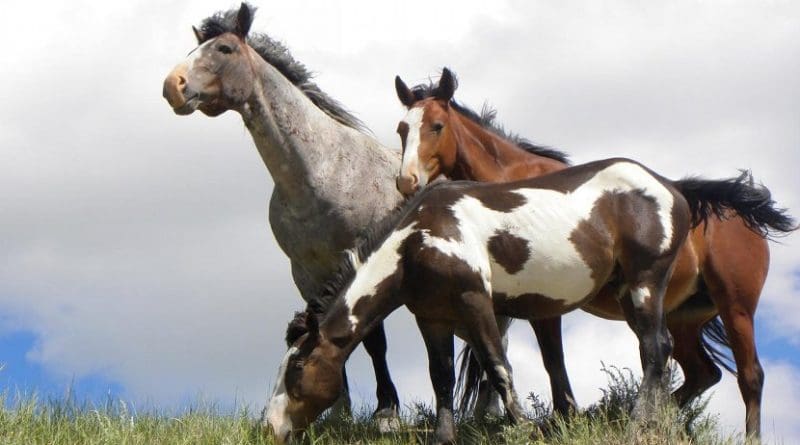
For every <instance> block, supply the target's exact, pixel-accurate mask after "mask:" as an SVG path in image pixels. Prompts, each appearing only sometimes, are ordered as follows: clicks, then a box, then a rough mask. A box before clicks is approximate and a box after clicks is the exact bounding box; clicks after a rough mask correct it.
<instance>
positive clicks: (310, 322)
mask: <svg viewBox="0 0 800 445" xmlns="http://www.w3.org/2000/svg"><path fill="white" fill-rule="evenodd" d="M306 329H307V330H308V336H309V338H317V337H318V336H319V320H317V315H316V314H315V313H313V312H311V311H306Z"/></svg>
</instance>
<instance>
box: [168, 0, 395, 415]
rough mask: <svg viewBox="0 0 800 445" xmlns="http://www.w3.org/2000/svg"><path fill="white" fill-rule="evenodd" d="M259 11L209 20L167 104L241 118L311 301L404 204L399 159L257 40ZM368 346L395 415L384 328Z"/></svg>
mask: <svg viewBox="0 0 800 445" xmlns="http://www.w3.org/2000/svg"><path fill="white" fill-rule="evenodd" d="M253 13H254V10H253V8H252V7H250V6H248V5H246V4H242V6H241V8H239V9H238V10H231V11H228V12H225V13H217V14H215V15H214V16H212V17H210V18H208V19H206V20H204V21H203V23H202V25H201V26H200V28H199V29H195V34H196V37H197V41H198V44H199V46H198V47H197V48H195V49H194V50H193V51H192V52H191V53H190V54H189V56H188V58H187V60H186V61H184V62H182V63H181V64H179V65H178V66H177V67H175V69H173V70H172V72H171V73H169V75H168V76H167V78H166V80H165V81H164V97H165V98H166V99H167V101H168V102H169V104H170V106H171V107H172V108H173V110H174V111H175V113H177V114H181V115H186V114H191V113H192V112H194V111H195V110H197V109H199V110H200V111H202V112H203V113H205V114H207V115H209V116H216V115H218V114H221V113H223V112H225V111H226V110H234V111H236V112H238V113H239V114H240V115H241V116H242V119H243V120H244V124H245V126H246V127H247V129H248V130H249V131H250V134H251V135H252V137H253V140H254V142H255V145H256V148H257V149H258V152H259V154H260V155H261V158H262V159H263V161H264V164H265V165H266V167H267V169H268V170H269V173H270V174H271V175H272V179H273V180H274V182H275V187H274V188H273V191H272V198H271V200H270V203H269V222H270V226H271V227H272V232H273V234H274V235H275V240H276V241H277V242H278V245H279V246H280V248H281V249H282V250H283V252H284V253H285V254H286V255H287V256H288V257H289V260H290V262H291V270H292V277H293V278H294V282H295V284H296V285H297V287H298V289H299V291H300V294H301V296H302V297H303V299H305V300H307V301H308V300H310V299H311V298H312V297H313V296H315V295H318V294H319V292H320V291H321V290H322V289H323V286H324V284H325V283H326V282H327V281H328V280H329V279H330V278H331V277H332V276H334V274H335V273H336V270H337V267H338V264H339V259H340V257H341V254H342V252H343V251H345V250H346V249H348V248H351V247H352V246H353V245H354V242H355V240H356V238H357V237H358V235H359V234H360V233H362V231H364V230H365V228H366V227H369V226H371V225H373V224H375V223H376V222H377V221H380V220H381V219H382V218H383V217H384V216H386V215H387V214H388V213H389V212H390V211H391V210H393V209H394V208H395V207H396V205H397V204H398V203H399V202H400V201H401V200H402V196H401V195H400V193H398V192H397V190H395V186H394V177H395V174H396V172H397V169H398V168H399V167H400V160H399V156H398V153H399V151H398V150H390V149H388V148H385V147H383V146H381V145H380V144H379V143H378V141H377V140H375V139H374V138H373V137H371V136H369V135H368V134H366V132H364V131H360V130H362V129H363V125H362V124H361V123H360V121H359V120H358V119H357V118H355V117H354V116H353V115H351V114H349V113H348V112H347V111H345V110H344V109H343V108H342V106H341V105H339V103H337V102H336V101H335V100H333V99H331V98H330V97H329V96H328V95H326V94H325V93H324V92H323V91H321V90H320V89H319V87H318V86H317V85H316V84H314V83H313V82H312V81H311V76H310V73H309V71H308V70H307V69H306V68H305V66H304V65H303V64H301V63H300V62H298V61H297V60H295V59H294V58H292V56H291V54H289V51H288V49H287V48H286V47H285V46H283V45H282V44H281V43H279V42H277V41H275V40H272V39H271V38H269V37H268V36H266V35H263V34H250V33H249V32H248V31H249V29H250V25H251V23H252V19H253ZM353 178H362V179H361V180H359V181H354V180H353ZM364 346H365V348H366V349H367V352H368V353H369V355H370V357H371V358H372V363H373V366H374V368H375V376H376V381H377V396H378V406H377V410H376V414H377V415H378V416H395V415H396V413H397V407H398V404H399V401H398V397H397V391H396V390H395V387H394V384H393V383H392V380H391V377H390V375H389V370H388V366H387V364H386V338H385V334H384V330H383V325H381V324H378V325H376V327H375V330H374V331H373V332H372V333H371V334H370V335H368V336H367V337H365V338H364Z"/></svg>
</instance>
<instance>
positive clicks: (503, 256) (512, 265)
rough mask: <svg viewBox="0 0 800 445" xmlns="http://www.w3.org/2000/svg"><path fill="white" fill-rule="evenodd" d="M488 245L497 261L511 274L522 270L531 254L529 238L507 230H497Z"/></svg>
mask: <svg viewBox="0 0 800 445" xmlns="http://www.w3.org/2000/svg"><path fill="white" fill-rule="evenodd" d="M487 247H488V249H489V253H490V254H491V255H492V258H494V260H495V262H497V264H499V265H500V266H502V267H503V269H505V271H506V272H508V273H509V274H511V275H514V274H516V273H517V272H519V271H521V270H522V267H523V266H524V265H525V263H526V262H527V261H528V259H529V258H530V256H531V249H530V248H529V247H528V240H526V239H524V238H520V237H518V236H516V235H514V234H512V233H510V232H508V231H506V230H500V231H497V232H495V234H494V235H492V237H491V238H489V243H488V245H487Z"/></svg>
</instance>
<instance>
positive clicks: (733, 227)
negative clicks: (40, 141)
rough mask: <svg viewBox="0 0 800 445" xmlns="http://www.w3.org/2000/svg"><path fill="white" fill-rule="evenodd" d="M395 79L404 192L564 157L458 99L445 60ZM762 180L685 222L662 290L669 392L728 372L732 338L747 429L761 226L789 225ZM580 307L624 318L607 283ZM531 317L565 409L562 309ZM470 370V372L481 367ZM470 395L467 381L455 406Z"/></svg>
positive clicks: (756, 393)
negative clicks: (437, 73)
mask: <svg viewBox="0 0 800 445" xmlns="http://www.w3.org/2000/svg"><path fill="white" fill-rule="evenodd" d="M395 86H396V90H397V95H398V97H399V99H400V101H401V102H402V103H403V104H404V105H405V106H406V107H408V114H407V116H406V117H405V119H404V120H403V121H402V122H401V123H400V125H399V127H398V132H399V133H400V136H401V139H402V143H403V160H402V167H401V170H400V173H399V175H398V177H397V186H398V188H399V190H400V191H401V192H402V193H404V194H407V195H408V194H412V193H414V192H416V191H417V190H418V189H420V188H422V187H425V185H426V184H428V183H429V182H431V181H433V180H434V179H436V178H437V177H438V176H440V175H444V176H446V177H448V178H451V179H456V180H463V179H468V180H475V181H486V182H504V181H514V180H520V179H525V178H532V177H536V176H540V175H543V174H547V173H550V172H555V171H560V170H562V169H565V168H567V167H568V165H567V160H566V156H565V155H564V154H563V153H560V152H558V151H555V150H552V149H547V148H544V147H537V146H535V145H532V144H530V143H528V142H527V141H525V140H524V139H521V138H519V137H517V136H508V135H507V134H506V133H505V132H504V131H503V129H502V128H501V127H499V126H497V125H496V124H494V123H493V119H494V112H493V111H491V110H486V109H485V111H484V113H483V115H478V114H477V113H475V112H473V111H472V110H469V109H468V108H466V107H464V106H463V105H460V104H459V103H457V102H455V101H454V100H453V93H454V92H455V89H456V87H457V82H456V79H455V77H454V76H453V74H452V73H451V72H450V71H449V70H448V69H447V68H445V69H444V70H443V72H442V77H441V79H440V81H439V84H438V85H435V86H434V85H420V86H417V87H414V88H413V89H410V88H408V87H407V86H406V85H405V83H403V81H402V80H401V79H400V77H397V78H395ZM742 179H744V177H743V178H742ZM754 190H755V189H754ZM760 190H761V192H760V193H753V194H751V195H750V201H751V203H750V206H749V207H750V208H751V209H752V212H748V213H747V215H746V216H745V217H741V216H739V215H737V214H736V213H725V214H720V213H717V214H715V215H712V216H711V217H710V218H709V219H708V221H707V223H706V224H703V225H702V226H699V227H696V228H695V229H694V230H693V231H692V232H691V234H690V236H689V237H688V239H687V242H686V243H685V244H683V245H682V246H681V248H680V249H679V251H678V254H677V262H676V265H675V270H674V272H673V274H672V278H671V280H670V281H669V284H668V286H667V290H666V296H665V299H664V311H665V312H666V314H667V316H666V317H667V327H668V329H669V331H670V333H671V334H672V337H673V339H674V350H673V358H675V360H676V361H677V362H678V363H679V364H680V366H681V368H682V369H683V374H684V377H685V379H684V382H683V384H682V386H681V387H680V388H679V389H678V390H676V391H675V393H674V396H675V399H676V401H677V402H678V404H679V405H681V406H682V405H685V404H686V403H688V402H689V401H691V400H692V399H693V398H694V397H697V396H699V395H700V394H701V393H702V392H704V391H705V390H706V389H708V388H709V387H711V386H712V385H714V384H715V383H717V382H718V381H719V380H720V378H721V371H720V369H719V367H718V366H717V364H720V365H722V366H724V367H725V368H727V369H728V370H731V371H732V372H733V369H732V368H733V367H732V366H731V365H730V363H729V361H728V360H729V359H728V360H726V359H727V357H726V356H725V354H723V353H722V351H721V350H720V349H719V346H726V347H729V348H730V349H731V351H732V352H733V357H734V360H735V367H736V370H738V375H737V377H738V382H739V388H740V390H741V394H742V398H743V399H744V403H745V406H746V433H747V434H748V435H749V436H758V435H759V434H760V426H761V422H760V411H761V408H760V406H761V391H762V387H763V380H764V375H763V371H762V369H761V365H760V364H759V361H758V355H757V353H756V346H755V340H754V329H753V317H754V314H755V310H756V305H757V303H758V298H759V296H760V294H761V289H762V288H763V286H764V281H765V279H766V276H767V269H768V265H769V249H768V246H767V242H766V239H765V235H769V234H777V233H788V232H790V231H792V230H795V229H796V226H795V224H794V223H793V221H792V219H791V218H789V217H788V216H787V215H785V214H784V213H783V212H782V211H780V210H775V209H774V208H773V207H772V204H773V203H772V201H771V200H770V198H769V194H768V193H766V194H765V193H764V192H766V189H760ZM582 309H584V310H586V311H587V312H590V313H592V314H595V315H599V316H601V317H604V318H609V319H615V320H620V319H624V318H625V314H624V310H623V309H624V308H623V307H620V306H619V305H618V304H617V300H616V291H615V289H613V288H606V289H602V290H601V291H600V292H599V293H598V295H597V296H596V297H595V298H594V300H592V301H591V302H588V303H587V304H585V305H584V306H583V307H582ZM720 319H721V323H720ZM531 323H532V325H533V329H534V331H535V332H536V337H537V340H538V342H539V345H540V349H541V351H542V359H543V362H544V364H545V368H546V369H547V371H548V373H549V375H550V382H551V389H552V394H553V406H554V409H555V410H556V411H557V412H561V413H566V412H567V411H568V409H569V407H570V406H571V405H572V403H574V402H573V400H574V397H573V395H572V389H571V388H570V384H569V380H568V377H567V374H566V368H565V366H564V356H563V348H562V342H561V322H560V318H550V319H542V320H534V321H532V322H531ZM723 325H724V328H723ZM713 343H717V345H714V344H713ZM718 345H719V346H718ZM473 363H474V360H473ZM471 375H472V378H473V379H474V378H475V377H477V376H478V375H479V374H478V373H475V372H472V374H471ZM462 376H463V373H462ZM474 384H475V383H474V382H472V383H471V384H468V385H467V387H468V388H469V387H471V386H472V385H474ZM469 402H470V393H469V391H467V395H466V397H465V399H464V403H463V404H462V408H466V407H467V405H468V404H469Z"/></svg>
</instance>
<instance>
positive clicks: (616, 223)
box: [264, 159, 746, 443]
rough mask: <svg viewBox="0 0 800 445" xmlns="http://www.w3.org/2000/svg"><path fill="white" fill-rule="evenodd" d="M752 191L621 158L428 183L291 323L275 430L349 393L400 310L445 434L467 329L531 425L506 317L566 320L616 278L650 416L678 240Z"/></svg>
mask: <svg viewBox="0 0 800 445" xmlns="http://www.w3.org/2000/svg"><path fill="white" fill-rule="evenodd" d="M699 183H703V184H704V185H711V186H709V187H697V185H698V184H699ZM741 186H742V184H741V183H740V182H738V181H736V180H728V181H703V180H699V179H690V180H683V181H675V182H673V181H669V180H666V179H664V178H662V177H660V176H658V175H655V174H654V173H652V172H651V171H649V170H648V169H646V168H644V167H642V166H641V165H640V164H637V163H635V162H633V161H629V160H625V159H611V160H606V161H598V162H593V163H590V164H584V165H582V166H577V167H573V168H570V169H567V170H562V171H560V172H557V173H553V174H549V175H545V176H541V177H539V178H533V179H529V180H523V181H518V182H511V183H499V184H490V183H475V182H444V183H441V184H439V185H434V186H432V187H429V188H428V189H426V190H425V191H423V192H421V193H420V194H417V195H416V196H414V197H413V198H412V199H411V200H410V201H409V202H408V203H407V204H406V205H405V206H403V207H402V208H401V209H400V210H399V211H398V212H397V213H396V214H394V215H392V216H391V217H388V218H387V220H386V221H384V222H383V223H382V224H381V225H380V226H378V227H376V228H375V232H374V233H373V234H372V235H371V236H369V237H368V238H367V239H366V241H364V243H363V244H361V245H359V246H358V247H357V248H356V249H354V250H353V251H352V252H351V254H350V255H349V256H348V257H346V258H345V260H344V261H343V264H342V265H341V268H340V270H339V276H338V278H337V279H336V280H334V281H333V282H332V283H330V285H329V286H328V288H327V289H326V291H325V292H323V293H322V294H320V296H319V299H318V301H316V302H315V303H316V304H317V305H318V306H320V307H323V308H325V310H324V313H323V315H322V317H320V319H318V318H317V316H316V315H315V313H316V311H308V310H307V314H306V318H305V319H304V320H303V322H304V324H305V326H303V327H300V328H298V327H297V326H293V324H295V325H296V324H297V319H295V322H293V323H292V324H290V326H289V329H288V330H287V337H288V340H290V341H293V343H292V346H291V348H290V349H289V351H288V352H287V354H286V356H285V357H284V359H283V361H282V364H281V368H280V371H279V376H278V378H277V380H276V384H275V388H274V391H273V394H272V398H271V399H270V402H269V404H268V406H267V409H266V412H265V416H264V421H265V423H266V425H265V426H266V427H267V428H268V430H269V431H271V433H272V434H273V435H274V436H275V438H276V440H277V441H278V442H279V443H282V442H285V441H286V440H288V439H289V437H290V436H291V433H292V432H295V431H299V430H302V429H304V428H305V427H306V426H307V425H308V424H309V423H310V422H312V421H313V420H314V419H316V418H317V416H319V414H320V413H321V412H322V411H323V410H324V409H326V408H327V407H329V406H330V405H331V404H332V403H333V402H334V400H335V398H336V396H337V394H339V392H340V390H341V386H342V384H343V383H342V375H341V369H342V365H343V364H344V363H345V361H346V360H347V358H348V357H349V355H350V353H351V352H352V351H353V349H354V348H355V347H356V346H357V345H358V343H359V342H361V341H362V339H363V338H364V336H365V335H366V334H367V333H368V332H370V330H371V329H372V328H373V326H376V325H377V324H379V323H380V322H381V321H382V320H383V319H384V318H385V317H387V316H388V315H389V314H390V313H391V312H392V311H394V310H395V309H397V308H398V307H400V306H401V305H406V307H407V308H408V309H409V310H410V311H411V312H412V313H414V315H415V316H416V320H417V324H418V326H419V329H420V331H421V333H422V336H423V339H424V341H425V344H426V347H427V350H428V360H429V369H430V375H431V381H432V383H433V388H434V392H435V394H436V405H437V408H436V409H437V428H436V439H437V441H438V442H439V443H450V442H452V441H453V440H454V439H455V427H454V423H453V412H452V409H453V386H454V383H455V373H454V366H453V354H454V351H453V335H454V332H455V330H460V331H463V332H466V337H467V338H468V340H469V342H470V344H471V345H472V346H473V348H474V350H475V352H476V354H477V356H478V359H479V360H480V361H481V364H482V365H483V369H485V370H487V372H488V374H489V379H490V381H491V382H492V384H493V385H494V387H495V389H496V390H497V391H498V392H499V393H500V395H501V397H502V399H503V403H504V405H505V408H506V412H507V415H508V416H509V418H510V420H511V421H512V422H515V421H519V420H522V419H523V412H522V409H521V407H520V405H519V403H518V401H517V400H516V396H515V391H514V387H513V381H512V375H511V369H510V367H509V365H508V361H507V359H506V356H505V353H504V351H503V347H502V343H501V340H500V333H499V330H498V326H497V324H496V322H495V316H496V315H504V316H509V317H514V318H523V319H534V318H537V317H553V316H557V315H561V314H564V313H566V312H569V311H571V310H574V309H576V308H578V307H580V306H581V305H583V304H585V302H587V301H589V300H591V299H592V297H593V296H594V295H595V294H596V293H597V292H598V290H600V289H601V288H603V287H605V286H607V285H609V284H610V283H613V284H614V285H615V286H616V291H617V293H618V295H619V298H620V301H621V304H622V305H623V307H625V309H626V310H625V316H626V320H627V321H628V323H629V324H630V326H631V327H632V328H633V330H634V331H635V333H636V335H637V337H638V338H639V350H640V353H641V359H642V363H643V366H644V378H643V381H642V385H641V388H642V389H641V392H640V394H639V396H638V399H637V403H636V407H635V409H634V416H636V417H645V418H646V417H647V416H649V415H650V414H651V413H652V411H653V407H654V405H655V401H656V397H657V395H658V394H659V393H660V390H659V388H660V386H661V381H662V377H663V373H664V369H665V364H666V360H667V358H668V357H669V354H670V351H671V349H672V344H671V341H670V338H669V333H668V332H667V330H666V325H665V321H664V314H663V311H662V303H663V297H664V290H665V288H666V284H667V282H668V280H669V277H670V274H671V269H672V267H673V265H674V261H675V258H676V254H677V252H678V249H679V247H680V246H681V244H682V243H683V242H684V240H685V239H686V237H687V234H688V232H689V229H690V226H691V224H692V223H694V224H698V223H700V222H701V221H703V220H705V219H706V217H707V216H708V214H709V213H710V212H712V211H717V212H719V211H723V207H725V208H733V209H734V210H737V211H741V209H740V207H746V198H744V197H742V196H739V195H737V192H738V191H741ZM743 204H745V205H743ZM690 209H691V210H690ZM298 335H299V337H298Z"/></svg>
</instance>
